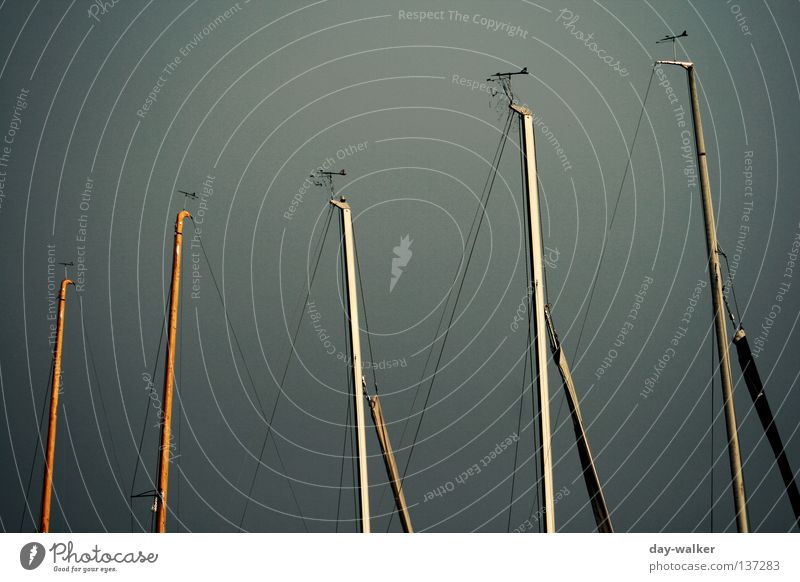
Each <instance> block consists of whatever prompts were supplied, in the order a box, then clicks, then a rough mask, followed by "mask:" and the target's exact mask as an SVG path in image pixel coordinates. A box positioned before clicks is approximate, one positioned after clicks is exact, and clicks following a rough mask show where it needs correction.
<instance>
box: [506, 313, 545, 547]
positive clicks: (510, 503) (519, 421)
mask: <svg viewBox="0 0 800 582" xmlns="http://www.w3.org/2000/svg"><path fill="white" fill-rule="evenodd" d="M528 329H529V331H528V344H529V345H530V326H529V328H528ZM529 356H530V350H527V349H526V350H525V358H524V359H523V362H522V390H521V391H520V395H519V414H518V415H517V433H516V434H517V437H519V433H520V431H521V430H522V409H523V408H524V404H525V388H526V387H527V383H526V379H527V374H528V358H529ZM535 432H536V431H534V433H535ZM520 440H521V439H520V438H517V442H516V443H515V445H514V471H513V473H512V474H511V496H510V498H509V501H508V524H507V526H506V531H508V532H509V533H510V532H511V513H512V510H513V508H514V486H515V485H516V481H517V466H518V463H519V441H520ZM537 483H538V481H537ZM537 497H538V496H537Z"/></svg>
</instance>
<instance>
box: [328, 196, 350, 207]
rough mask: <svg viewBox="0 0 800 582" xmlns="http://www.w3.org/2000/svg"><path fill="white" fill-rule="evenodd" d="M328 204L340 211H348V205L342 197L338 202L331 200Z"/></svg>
mask: <svg viewBox="0 0 800 582" xmlns="http://www.w3.org/2000/svg"><path fill="white" fill-rule="evenodd" d="M329 202H330V203H331V204H333V205H334V206H336V207H338V208H341V209H342V210H350V205H349V204H348V203H347V199H346V198H345V197H344V196H342V197H341V198H339V200H336V199H335V198H331V199H330V200H329Z"/></svg>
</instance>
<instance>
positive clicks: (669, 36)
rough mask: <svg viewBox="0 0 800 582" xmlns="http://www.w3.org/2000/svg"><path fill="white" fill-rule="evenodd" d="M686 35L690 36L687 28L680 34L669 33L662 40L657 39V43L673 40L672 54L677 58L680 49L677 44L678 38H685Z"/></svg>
mask: <svg viewBox="0 0 800 582" xmlns="http://www.w3.org/2000/svg"><path fill="white" fill-rule="evenodd" d="M684 36H689V35H688V34H686V31H685V30H684V31H683V32H682V33H680V34H667V35H665V36H664V38H662V39H661V40H657V41H656V44H661V43H662V42H671V43H672V56H673V58H675V59H677V58H678V52H677V51H678V49H677V48H676V46H675V41H676V40H677V39H679V38H683V37H684Z"/></svg>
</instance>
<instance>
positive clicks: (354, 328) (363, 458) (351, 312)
mask: <svg viewBox="0 0 800 582" xmlns="http://www.w3.org/2000/svg"><path fill="white" fill-rule="evenodd" d="M330 203H331V204H333V205H334V206H336V207H337V208H339V209H340V210H341V211H342V232H343V233H344V258H345V271H346V276H347V311H348V319H349V320H350V353H351V354H352V355H353V398H354V399H355V405H356V449H357V454H358V488H359V492H360V499H361V504H360V505H361V532H362V533H370V524H369V481H368V479H367V437H366V434H365V431H364V388H363V385H364V380H363V374H362V372H361V337H360V334H361V331H360V328H359V325H358V295H357V294H356V277H357V275H356V270H355V259H354V251H353V249H354V246H353V219H352V216H351V213H350V205H349V204H348V203H347V202H346V201H345V199H344V198H341V199H340V200H333V199H332V200H331V201H330Z"/></svg>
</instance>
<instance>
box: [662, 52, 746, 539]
mask: <svg viewBox="0 0 800 582" xmlns="http://www.w3.org/2000/svg"><path fill="white" fill-rule="evenodd" d="M656 62H657V63H659V64H660V63H663V64H668V65H678V66H680V67H683V68H684V69H685V70H686V74H687V75H688V77H689V95H690V96H691V99H692V119H693V120H694V140H695V149H696V152H697V165H698V167H699V170H700V187H701V189H702V194H703V217H704V218H705V225H706V248H707V250H708V277H709V282H710V283H711V293H712V295H711V299H712V302H713V309H714V327H715V329H716V334H717V351H718V355H719V367H720V376H721V379H722V399H723V403H724V407H725V426H726V428H727V431H728V456H729V457H730V465H731V485H732V487H733V503H734V508H735V510H736V527H737V529H738V531H739V533H747V531H748V525H747V500H746V497H745V490H744V476H743V474H742V456H741V452H740V451H739V434H738V432H737V429H736V410H735V408H734V403H733V382H732V380H731V361H730V355H729V354H728V337H727V333H726V332H725V307H724V302H723V296H722V270H721V269H720V264H719V256H718V255H717V249H718V246H717V230H716V227H715V225H714V206H713V204H712V202H711V184H710V182H709V179H708V161H707V160H706V145H705V140H704V139H703V123H702V121H701V119H700V100H699V98H698V96H697V83H696V80H695V74H694V63H691V62H684V61H656Z"/></svg>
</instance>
